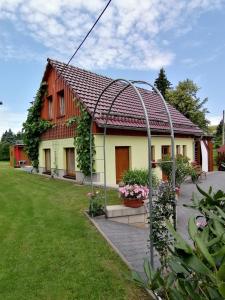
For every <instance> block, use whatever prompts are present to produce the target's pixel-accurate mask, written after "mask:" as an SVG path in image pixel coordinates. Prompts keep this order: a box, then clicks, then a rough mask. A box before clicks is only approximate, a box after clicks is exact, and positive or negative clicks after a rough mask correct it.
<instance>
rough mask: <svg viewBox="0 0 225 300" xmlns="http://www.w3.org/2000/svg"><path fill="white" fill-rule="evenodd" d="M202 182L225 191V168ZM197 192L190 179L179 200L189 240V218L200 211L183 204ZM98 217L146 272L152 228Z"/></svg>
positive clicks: (105, 230)
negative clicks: (144, 260) (150, 229)
mask: <svg viewBox="0 0 225 300" xmlns="http://www.w3.org/2000/svg"><path fill="white" fill-rule="evenodd" d="M199 185H200V186H201V187H202V188H203V189H206V190H208V189H209V187H210V186H211V185H212V186H213V190H215V191H216V190H218V189H222V190H224V191H225V172H212V173H208V174H207V178H206V179H202V180H200V182H199ZM193 193H195V194H196V195H199V193H198V191H197V189H196V186H195V185H194V184H193V183H191V182H186V183H185V184H183V186H182V188H181V195H180V197H179V200H178V203H177V205H178V206H177V228H178V231H179V232H180V233H181V234H182V235H183V237H184V238H185V239H186V240H188V233H187V222H188V219H189V217H190V216H191V215H193V214H194V215H196V214H197V212H196V211H195V210H192V209H190V208H186V207H183V204H190V203H191V202H190V199H191V197H192V194H193ZM94 221H95V222H96V223H97V225H98V226H99V227H100V229H101V230H102V232H103V233H104V234H105V235H106V236H107V238H108V239H109V240H110V241H111V242H112V244H113V245H114V246H115V247H116V248H117V250H118V251H119V252H120V253H121V254H122V255H123V256H124V257H125V259H126V260H127V262H128V264H129V265H130V266H131V268H133V269H135V270H136V271H138V272H140V273H143V259H144V258H145V257H147V258H149V250H148V247H147V244H148V242H147V241H148V239H149V229H148V228H137V227H134V226H131V225H127V224H121V223H117V222H113V221H109V220H107V219H105V218H104V217H100V218H95V219H94ZM156 260H157V258H156ZM157 264H158V263H157V262H156V265H157Z"/></svg>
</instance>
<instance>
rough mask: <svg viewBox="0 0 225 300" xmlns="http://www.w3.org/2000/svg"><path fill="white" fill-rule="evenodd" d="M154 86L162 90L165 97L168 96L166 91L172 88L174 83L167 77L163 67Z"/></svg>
mask: <svg viewBox="0 0 225 300" xmlns="http://www.w3.org/2000/svg"><path fill="white" fill-rule="evenodd" d="M154 86H155V87H156V88H157V89H158V90H159V91H160V93H161V94H162V95H163V97H164V98H165V97H166V91H167V90H169V89H171V86H172V84H171V83H170V82H169V80H168V79H167V77H166V72H165V70H164V69H163V68H161V69H160V71H159V75H158V78H156V80H155V82H154Z"/></svg>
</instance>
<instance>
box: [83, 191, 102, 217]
mask: <svg viewBox="0 0 225 300" xmlns="http://www.w3.org/2000/svg"><path fill="white" fill-rule="evenodd" d="M87 196H88V198H89V199H90V203H89V210H88V214H89V215H90V216H91V217H97V216H101V215H104V209H103V196H102V194H101V192H100V191H98V190H95V191H94V192H93V193H91V192H90V193H88V194H87Z"/></svg>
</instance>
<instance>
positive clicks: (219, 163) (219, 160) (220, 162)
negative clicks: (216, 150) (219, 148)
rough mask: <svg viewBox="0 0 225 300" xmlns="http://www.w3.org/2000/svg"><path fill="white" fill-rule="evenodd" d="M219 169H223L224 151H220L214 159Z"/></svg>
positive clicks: (224, 163) (224, 165) (224, 164)
mask: <svg viewBox="0 0 225 300" xmlns="http://www.w3.org/2000/svg"><path fill="white" fill-rule="evenodd" d="M216 162H217V166H218V169H219V171H225V153H220V155H218V156H217V159H216Z"/></svg>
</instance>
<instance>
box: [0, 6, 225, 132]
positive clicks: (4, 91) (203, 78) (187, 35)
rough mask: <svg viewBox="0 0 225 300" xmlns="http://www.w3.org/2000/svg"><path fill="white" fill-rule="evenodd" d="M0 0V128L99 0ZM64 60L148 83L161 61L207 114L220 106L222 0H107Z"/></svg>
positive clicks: (217, 112) (15, 117)
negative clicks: (190, 85)
mask: <svg viewBox="0 0 225 300" xmlns="http://www.w3.org/2000/svg"><path fill="white" fill-rule="evenodd" d="M86 2H88V3H85V2H84V1H82V0H64V1H60V0H48V1H46V0H26V1H23V0H0V78H1V80H0V91H1V93H0V100H1V101H3V102H4V105H3V106H1V107H0V135H1V133H2V132H3V131H5V130H6V129H8V128H12V129H13V130H14V131H17V130H19V129H20V128H21V124H22V122H23V121H24V120H25V118H26V111H27V108H28V106H29V102H30V101H32V100H33V97H34V96H35V92H36V90H37V88H38V86H39V83H40V80H41V78H42V75H43V72H44V68H45V64H46V59H47V57H51V58H55V59H59V60H62V61H64V62H67V61H68V58H69V57H70V56H71V55H72V53H73V51H74V49H75V47H76V46H77V45H78V44H79V42H80V41H81V39H82V37H83V36H84V35H85V34H86V32H87V31H88V29H89V28H90V26H91V25H92V23H93V20H94V19H95V18H96V16H97V15H98V14H99V12H100V11H101V9H102V8H103V7H104V5H105V4H106V1H105V0H92V1H86ZM72 64H74V65H77V66H79V67H83V68H85V69H88V70H92V71H94V72H97V73H101V74H104V75H107V76H111V77H113V78H117V77H124V78H127V79H143V80H148V81H150V82H154V79H155V78H156V76H157V74H158V71H159V68H160V67H161V66H164V67H165V69H166V72H167V76H168V79H169V80H170V81H171V82H172V84H173V85H174V86H176V84H177V82H178V81H179V80H184V79H186V78H190V79H192V80H194V81H195V82H196V83H197V84H198V85H199V86H200V87H201V91H200V93H199V96H200V97H202V98H204V97H208V98H209V100H208V103H207V107H208V109H209V111H210V114H209V115H208V118H209V119H210V120H211V121H212V124H216V123H218V121H219V120H220V119H221V116H222V110H223V109H225V93H224V85H225V82H224V78H225V77H224V69H225V1H224V0H214V1H210V0H189V1H186V0H179V1H178V0H167V1H166V0H158V1H156V0H151V1H150V0H140V1H139V4H138V5H137V1H135V0H123V1H121V0H113V1H112V3H111V5H110V7H109V9H108V10H107V12H106V14H105V15H104V16H103V18H102V19H101V22H100V23H99V24H98V26H97V27H96V28H95V31H94V32H93V33H92V34H91V36H90V38H89V39H88V41H87V43H85V45H84V47H83V48H82V49H81V50H80V52H79V54H78V55H77V56H76V58H75V59H74V60H73V62H72Z"/></svg>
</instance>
